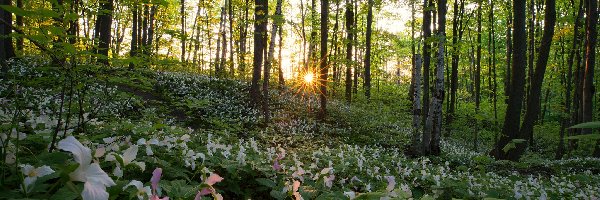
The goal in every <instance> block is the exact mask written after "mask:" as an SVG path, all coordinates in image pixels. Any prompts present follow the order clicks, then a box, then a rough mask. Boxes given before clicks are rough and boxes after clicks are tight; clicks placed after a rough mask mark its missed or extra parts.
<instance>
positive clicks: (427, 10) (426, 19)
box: [421, 0, 433, 149]
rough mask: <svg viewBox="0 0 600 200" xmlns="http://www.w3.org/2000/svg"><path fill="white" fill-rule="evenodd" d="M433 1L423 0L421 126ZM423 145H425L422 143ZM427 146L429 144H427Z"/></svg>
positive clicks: (426, 94)
mask: <svg viewBox="0 0 600 200" xmlns="http://www.w3.org/2000/svg"><path fill="white" fill-rule="evenodd" d="M432 1H433V0H423V9H424V10H423V103H422V106H423V109H422V112H423V113H421V118H422V122H421V123H423V125H425V121H426V120H427V116H428V114H429V113H428V111H429V89H430V88H429V71H430V70H429V66H430V64H431V42H430V41H428V40H429V38H430V37H431V7H433V2H432ZM423 144H426V143H425V142H423ZM427 145H429V143H427ZM427 149H429V147H427Z"/></svg>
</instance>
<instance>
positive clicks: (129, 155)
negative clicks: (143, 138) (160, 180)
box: [123, 145, 138, 165]
mask: <svg viewBox="0 0 600 200" xmlns="http://www.w3.org/2000/svg"><path fill="white" fill-rule="evenodd" d="M137 152H138V146H137V145H131V147H129V148H128V149H127V150H125V152H123V164H124V165H128V164H129V163H131V161H133V160H134V159H135V158H136V157H137Z"/></svg>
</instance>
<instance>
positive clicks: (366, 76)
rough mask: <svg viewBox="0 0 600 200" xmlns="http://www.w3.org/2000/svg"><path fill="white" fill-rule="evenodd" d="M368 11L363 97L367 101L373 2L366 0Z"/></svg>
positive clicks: (369, 89)
mask: <svg viewBox="0 0 600 200" xmlns="http://www.w3.org/2000/svg"><path fill="white" fill-rule="evenodd" d="M367 7H368V9H369V10H368V11H367V33H366V35H365V37H366V48H367V52H366V54H365V96H366V97H367V99H370V98H371V34H372V32H373V30H372V27H371V26H372V24H373V0H368V5H367Z"/></svg>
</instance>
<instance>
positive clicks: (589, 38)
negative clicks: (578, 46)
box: [582, 0, 600, 157]
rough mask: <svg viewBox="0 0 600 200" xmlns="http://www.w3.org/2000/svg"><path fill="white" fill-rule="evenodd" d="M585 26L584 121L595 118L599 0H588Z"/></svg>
mask: <svg viewBox="0 0 600 200" xmlns="http://www.w3.org/2000/svg"><path fill="white" fill-rule="evenodd" d="M585 2H586V4H585V5H586V23H585V24H586V27H585V43H586V46H585V79H584V82H583V122H590V121H592V120H593V111H594V110H593V101H592V99H593V98H594V93H595V91H596V90H595V88H594V65H595V63H596V40H597V38H598V29H596V26H597V24H598V0H586V1H585ZM582 133H583V134H591V133H592V130H591V129H583V130H582ZM593 156H594V157H600V140H597V141H596V147H595V148H594V153H593Z"/></svg>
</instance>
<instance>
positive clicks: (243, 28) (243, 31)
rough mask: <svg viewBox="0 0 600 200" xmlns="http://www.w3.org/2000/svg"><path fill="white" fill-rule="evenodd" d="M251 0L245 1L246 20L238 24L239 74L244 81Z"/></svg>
mask: <svg viewBox="0 0 600 200" xmlns="http://www.w3.org/2000/svg"><path fill="white" fill-rule="evenodd" d="M248 2H249V0H244V3H245V6H244V20H243V22H241V23H238V24H239V26H240V31H239V32H240V40H239V43H240V50H239V52H238V67H239V70H238V73H239V74H240V77H242V79H246V54H247V52H246V37H248V23H249V20H248V19H249V18H248V9H249V7H250V6H249V3H248Z"/></svg>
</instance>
